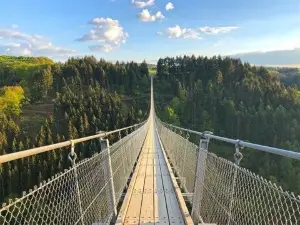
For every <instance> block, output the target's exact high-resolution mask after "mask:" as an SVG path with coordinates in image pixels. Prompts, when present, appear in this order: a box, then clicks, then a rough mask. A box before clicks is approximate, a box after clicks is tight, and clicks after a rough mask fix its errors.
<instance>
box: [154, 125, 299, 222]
mask: <svg viewBox="0 0 300 225" xmlns="http://www.w3.org/2000/svg"><path fill="white" fill-rule="evenodd" d="M158 128H159V129H158V131H159V134H160V137H161V139H162V142H163V145H164V147H165V150H166V152H167V154H168V157H169V158H170V162H171V163H172V164H173V167H174V168H175V170H176V172H177V173H178V175H179V177H180V178H181V182H183V183H185V187H186V190H185V191H188V192H192V193H194V196H193V205H192V207H193V211H194V212H193V215H192V216H193V219H194V221H199V222H201V221H202V222H205V223H213V224H227V225H229V224H234V225H235V224H243V225H244V224H249V225H252V224H266V225H271V224H276V225H277V224H278V225H279V224H290V225H292V224H300V198H299V196H298V197H296V196H294V194H293V193H289V192H285V191H283V190H282V188H281V187H278V186H276V185H275V184H273V183H271V182H269V181H267V180H265V179H264V178H262V177H260V176H258V175H256V174H254V173H252V172H250V171H249V170H247V169H244V168H241V167H239V166H237V165H236V164H234V163H232V162H230V161H228V160H225V159H223V158H220V157H218V156H216V155H215V154H213V153H210V152H208V151H206V150H205V149H202V148H200V149H199V148H198V147H197V146H196V145H194V144H193V143H191V142H189V141H188V140H187V139H186V138H184V137H182V136H181V135H179V134H177V133H175V132H173V131H172V130H170V129H168V128H167V127H165V126H164V125H163V124H162V123H161V122H159V120H158ZM198 157H199V160H198V166H197V158H198ZM184 159H185V160H184ZM183 162H184V163H183ZM182 171H183V172H182ZM195 178H197V179H196V182H195ZM193 182H194V183H193Z"/></svg>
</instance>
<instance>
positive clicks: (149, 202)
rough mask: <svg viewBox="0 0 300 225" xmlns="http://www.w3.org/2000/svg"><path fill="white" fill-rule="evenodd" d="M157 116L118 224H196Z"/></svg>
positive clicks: (150, 129)
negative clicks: (158, 128)
mask: <svg viewBox="0 0 300 225" xmlns="http://www.w3.org/2000/svg"><path fill="white" fill-rule="evenodd" d="M153 118H154V116H150V119H149V120H150V121H149V130H148V133H147V136H146V139H145V142H144V146H143V147H142V150H141V154H140V157H139V160H138V162H137V166H136V169H135V171H134V174H133V176H132V179H131V182H130V185H129V187H128V190H127V193H126V196H125V199H124V202H123V205H122V207H121V210H120V212H119V215H118V218H117V222H116V224H118V225H121V224H124V225H137V224H178V225H180V224H193V223H192V220H191V217H190V215H189V213H188V211H187V208H186V205H185V203H184V201H183V197H182V195H181V192H180V189H179V187H178V186H177V184H176V181H175V177H174V175H173V174H172V171H171V167H170V165H169V163H168V162H167V161H166V160H167V158H166V155H165V153H164V151H163V148H162V146H161V143H160V139H159V137H158V134H157V131H156V127H155V124H154V121H153Z"/></svg>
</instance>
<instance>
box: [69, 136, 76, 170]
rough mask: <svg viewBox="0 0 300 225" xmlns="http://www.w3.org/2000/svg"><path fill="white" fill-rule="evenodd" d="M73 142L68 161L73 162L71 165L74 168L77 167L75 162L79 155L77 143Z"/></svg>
mask: <svg viewBox="0 0 300 225" xmlns="http://www.w3.org/2000/svg"><path fill="white" fill-rule="evenodd" d="M70 142H71V152H70V153H69V154H68V159H69V160H70V162H71V165H72V166H74V165H75V161H76V159H77V154H76V152H75V143H74V141H73V140H70Z"/></svg>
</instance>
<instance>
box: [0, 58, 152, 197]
mask: <svg viewBox="0 0 300 225" xmlns="http://www.w3.org/2000/svg"><path fill="white" fill-rule="evenodd" d="M33 80H34V84H35V85H34V86H32V88H31V90H30V92H31V93H30V98H31V101H44V99H45V98H48V97H49V96H50V97H52V96H55V100H54V112H53V115H52V116H50V117H49V118H48V119H47V120H46V121H45V123H44V125H43V126H42V127H41V129H40V131H38V132H36V135H34V136H32V135H28V133H26V132H25V131H23V130H22V127H19V125H18V120H19V116H17V115H12V114H9V113H5V112H1V113H0V124H1V125H0V155H3V154H9V153H14V152H18V151H22V150H25V149H30V148H33V147H39V146H44V145H49V144H53V143H57V142H61V141H65V140H70V139H74V138H78V137H83V136H86V135H92V134H95V133H96V132H97V131H107V130H113V129H116V128H120V127H125V126H130V125H133V124H136V123H139V122H141V121H143V120H144V119H145V118H146V116H147V114H148V108H149V106H148V104H149V102H148V98H149V94H148V93H149V92H150V88H149V87H150V82H149V79H148V68H147V64H146V63H143V64H140V65H138V64H136V63H133V62H130V63H119V62H118V63H116V64H112V63H110V62H106V61H104V60H100V61H98V60H96V59H95V58H94V57H85V58H82V59H70V60H68V61H67V62H66V63H56V64H53V65H51V66H50V65H49V66H46V67H45V68H43V69H41V70H40V71H37V72H36V73H35V74H34V79H33ZM118 93H122V94H123V95H120V94H118ZM139 93H143V94H145V98H144V99H143V98H141V94H139ZM124 95H125V97H127V98H129V96H130V100H129V101H123V100H122V99H123V98H124ZM26 97H27V96H26ZM32 123H34V121H32ZM112 138H114V139H113V140H112V141H114V140H115V137H112ZM75 151H76V152H77V155H78V157H79V159H78V160H81V159H83V158H86V157H90V156H92V155H93V154H94V153H96V152H98V151H99V143H98V141H90V142H86V143H84V144H78V145H76V149H75ZM69 152H70V151H69V149H59V150H56V151H50V152H47V153H42V154H39V155H36V156H32V157H28V158H25V159H21V160H15V161H13V162H9V163H4V164H0V202H4V201H7V199H8V198H11V197H16V196H20V194H21V193H22V191H24V190H28V189H30V188H32V187H33V186H34V185H38V184H39V183H40V182H42V181H43V180H46V179H48V178H49V177H51V176H53V175H54V174H56V173H58V172H61V171H63V170H64V169H66V168H68V167H69V166H70V162H69V160H68V154H69Z"/></svg>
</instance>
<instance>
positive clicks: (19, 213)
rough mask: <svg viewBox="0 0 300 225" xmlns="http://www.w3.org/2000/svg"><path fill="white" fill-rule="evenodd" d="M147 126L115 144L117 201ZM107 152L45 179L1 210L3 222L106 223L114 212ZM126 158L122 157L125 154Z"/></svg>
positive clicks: (67, 224) (66, 224)
mask: <svg viewBox="0 0 300 225" xmlns="http://www.w3.org/2000/svg"><path fill="white" fill-rule="evenodd" d="M146 129H147V128H146V125H144V126H143V127H141V128H139V129H138V130H136V131H134V132H132V133H131V134H129V135H127V136H126V137H124V138H123V139H121V140H119V141H118V142H116V143H115V144H113V145H112V146H111V148H110V151H111V164H112V175H113V180H114V181H115V182H114V190H115V196H116V200H117V201H118V200H119V199H120V197H121V194H122V192H123V189H124V188H125V186H126V182H127V179H128V177H129V174H130V172H131V170H132V169H133V166H134V162H135V160H136V158H137V157H138V154H139V150H140V149H141V147H142V143H143V141H144V139H145V135H146ZM107 153H108V151H107V150H105V151H101V152H100V153H98V154H96V155H94V156H93V157H91V158H89V159H85V160H82V161H80V162H79V163H76V164H75V166H73V167H72V168H71V169H69V170H65V172H63V173H59V174H57V175H55V177H53V178H52V179H49V180H48V182H46V181H45V182H43V183H42V184H40V185H39V186H38V187H37V186H36V187H35V188H34V190H31V191H30V192H29V193H28V194H24V195H23V197H21V198H19V199H16V200H15V201H10V202H9V204H8V205H6V206H4V207H2V208H1V209H0V224H5V225H6V224H7V225H8V224H30V225H32V224H59V225H69V224H81V225H83V224H106V223H109V222H110V220H111V219H112V216H113V214H114V209H113V208H112V204H111V203H112V199H111V197H110V196H111V195H110V194H111V192H110V191H111V188H110V185H109V184H110V181H111V177H109V176H107V168H106V166H107V159H108V155H107ZM124 155H125V156H126V157H123V156H124Z"/></svg>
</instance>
